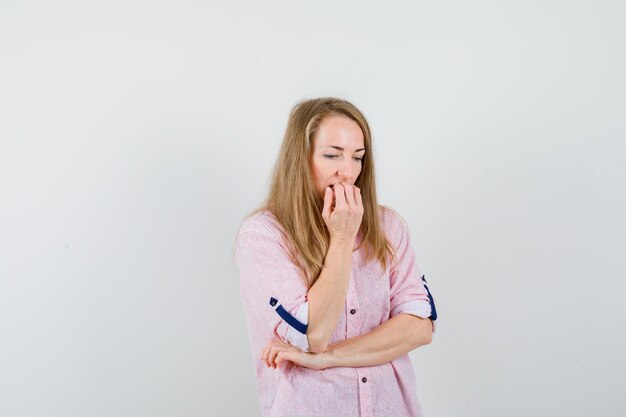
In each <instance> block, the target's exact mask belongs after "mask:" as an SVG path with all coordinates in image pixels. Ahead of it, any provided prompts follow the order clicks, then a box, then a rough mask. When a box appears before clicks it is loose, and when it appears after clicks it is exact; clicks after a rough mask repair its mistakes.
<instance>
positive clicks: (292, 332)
mask: <svg viewBox="0 0 626 417" xmlns="http://www.w3.org/2000/svg"><path fill="white" fill-rule="evenodd" d="M293 316H294V317H295V318H296V319H298V321H299V322H300V323H303V324H308V321H309V303H308V302H306V303H302V304H300V306H298V310H297V311H296V312H295V314H294V315H293ZM285 338H286V339H287V341H288V342H289V343H290V344H292V345H293V346H295V347H297V348H298V349H300V350H301V351H303V352H309V339H307V337H306V334H303V333H300V332H299V331H297V330H296V329H294V328H293V327H291V326H289V325H287V334H286V335H285Z"/></svg>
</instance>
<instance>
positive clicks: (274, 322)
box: [236, 220, 309, 353]
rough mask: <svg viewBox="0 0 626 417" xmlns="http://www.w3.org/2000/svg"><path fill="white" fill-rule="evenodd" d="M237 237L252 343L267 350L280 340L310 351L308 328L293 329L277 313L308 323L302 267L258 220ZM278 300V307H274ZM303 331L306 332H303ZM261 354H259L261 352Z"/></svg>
mask: <svg viewBox="0 0 626 417" xmlns="http://www.w3.org/2000/svg"><path fill="white" fill-rule="evenodd" d="M245 225H246V227H242V228H241V229H240V232H239V234H238V239H237V249H236V259H237V264H238V267H239V277H240V280H239V289H240V293H241V299H242V302H243V306H244V311H245V314H246V320H247V322H248V330H249V332H250V338H251V340H252V343H253V345H254V346H255V347H257V348H262V347H264V346H265V345H266V344H267V343H268V342H269V340H270V339H271V338H273V337H278V338H280V339H281V340H282V341H283V342H285V343H290V344H291V345H293V346H296V347H297V348H299V349H300V350H302V351H304V352H308V351H309V344H308V339H307V337H306V326H305V327H304V329H303V328H302V327H301V326H296V327H294V326H292V325H290V324H289V323H288V322H287V321H285V320H284V319H283V317H282V316H281V315H280V314H279V311H277V307H279V306H282V308H283V309H284V311H281V313H283V314H284V313H285V312H286V313H289V314H291V315H292V316H293V317H295V318H296V319H297V320H298V321H299V322H300V323H302V324H303V325H307V324H308V302H307V293H308V289H307V287H306V285H305V284H304V282H303V281H302V279H301V278H300V272H299V268H298V267H297V266H296V264H295V263H294V262H293V261H292V260H291V258H290V257H289V255H288V250H287V248H286V247H285V245H284V244H283V242H281V239H280V238H279V237H278V235H277V234H276V233H274V232H273V231H272V230H271V229H270V228H269V227H268V226H267V225H265V224H263V223H261V222H260V221H259V220H253V221H252V222H248V223H245ZM271 299H275V300H277V301H278V304H276V305H271V304H270V300H271ZM303 331H304V333H303ZM258 353H260V352H258Z"/></svg>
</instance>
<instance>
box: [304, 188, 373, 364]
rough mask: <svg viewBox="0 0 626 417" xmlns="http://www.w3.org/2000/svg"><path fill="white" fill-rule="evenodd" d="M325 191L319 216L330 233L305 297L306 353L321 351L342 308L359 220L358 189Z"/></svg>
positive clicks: (360, 205) (361, 203) (328, 339)
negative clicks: (307, 345) (306, 304)
mask: <svg viewBox="0 0 626 417" xmlns="http://www.w3.org/2000/svg"><path fill="white" fill-rule="evenodd" d="M334 188H335V190H334V198H335V209H334V211H332V213H331V204H332V201H333V192H332V190H331V189H330V188H327V190H326V195H325V197H324V209H323V212H322V217H323V218H324V221H325V222H326V225H327V226H328V229H329V232H330V245H329V248H328V252H327V253H326V258H325V260H324V266H323V267H322V271H321V272H320V275H319V277H318V278H317V281H315V284H313V285H312V286H311V288H310V289H309V291H308V294H307V301H308V305H309V306H308V307H309V317H308V329H307V334H306V336H307V339H308V342H309V351H310V352H314V353H316V352H323V351H325V350H326V347H327V346H328V342H329V341H330V337H331V335H332V333H333V331H334V330H335V328H336V327H337V322H338V321H339V316H340V314H341V313H342V312H343V310H344V308H345V302H346V295H347V293H348V283H349V281H350V273H351V271H352V252H353V250H354V244H355V242H356V234H357V233H358V230H359V226H360V224H361V220H362V217H363V202H362V199H361V193H360V190H359V189H358V188H357V187H355V186H352V185H349V184H343V185H342V184H337V185H335V187H334Z"/></svg>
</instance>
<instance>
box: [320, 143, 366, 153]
mask: <svg viewBox="0 0 626 417" xmlns="http://www.w3.org/2000/svg"><path fill="white" fill-rule="evenodd" d="M326 148H335V149H338V150H340V151H343V150H344V149H343V148H342V147H340V146H334V145H329V146H326ZM364 150H365V148H359V149H357V150H355V151H354V152H360V151H364Z"/></svg>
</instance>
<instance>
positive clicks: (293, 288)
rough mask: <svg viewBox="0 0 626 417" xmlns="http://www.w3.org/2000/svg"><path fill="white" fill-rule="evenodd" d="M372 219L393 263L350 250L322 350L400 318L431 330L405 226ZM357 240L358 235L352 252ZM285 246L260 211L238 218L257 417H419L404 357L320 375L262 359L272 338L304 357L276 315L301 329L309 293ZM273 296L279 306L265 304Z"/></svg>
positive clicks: (304, 345) (387, 217)
mask: <svg viewBox="0 0 626 417" xmlns="http://www.w3.org/2000/svg"><path fill="white" fill-rule="evenodd" d="M379 216H380V219H381V225H382V227H383V230H384V231H385V234H386V236H387V238H388V239H389V240H390V242H391V243H392V246H393V247H394V248H395V249H396V257H397V264H394V265H390V266H388V267H387V268H386V269H385V270H383V268H382V266H381V264H380V263H379V262H378V261H377V260H376V259H372V260H370V261H369V262H368V261H366V259H365V249H364V248H359V250H357V251H354V252H353V254H352V271H351V274H350V280H349V286H348V292H347V295H346V301H345V307H344V311H343V313H342V314H341V315H340V316H339V320H338V322H337V327H336V328H335V330H334V331H333V333H332V335H331V338H330V340H329V345H330V344H332V343H335V342H338V341H341V340H345V339H348V338H352V337H355V336H359V335H362V334H365V333H369V332H370V331H372V330H373V329H375V328H376V327H378V326H380V325H381V324H382V323H384V322H385V321H387V320H389V319H390V318H392V317H393V316H395V315H397V314H401V313H405V314H413V315H415V316H418V317H422V318H428V317H430V318H431V320H433V322H432V323H433V331H434V328H435V321H434V319H436V311H435V304H434V299H433V297H432V295H431V294H430V292H429V290H428V286H427V285H426V281H425V278H424V276H423V275H422V273H421V271H420V269H419V268H418V266H417V264H416V261H415V254H414V251H413V248H412V247H411V243H410V240H409V233H408V228H407V225H406V224H405V222H404V221H403V220H402V219H401V218H400V216H399V215H398V214H396V213H395V212H394V211H392V210H390V209H387V208H382V207H381V209H380V211H379ZM361 239H362V236H361V234H360V233H359V235H357V238H356V242H355V247H356V246H358V244H359V243H360V242H361ZM286 242H287V239H286V235H285V232H284V229H283V228H282V226H281V225H280V224H279V223H278V222H277V221H276V219H275V218H274V216H273V215H272V214H271V212H269V211H267V210H266V211H263V212H261V213H257V214H255V215H253V216H251V217H249V218H247V219H246V220H244V222H243V223H242V224H241V227H240V229H239V233H238V239H237V250H236V259H237V263H238V266H239V273H240V292H241V298H242V302H243V307H244V311H245V317H246V322H247V327H248V333H249V340H250V347H251V349H252V358H253V363H254V366H255V371H256V378H257V389H258V393H259V403H260V407H261V413H262V415H263V417H339V416H341V417H421V416H422V415H423V414H422V408H421V405H420V403H419V401H418V399H417V390H416V383H415V374H414V371H413V365H412V364H411V360H410V358H409V356H408V354H404V355H402V356H400V357H398V358H397V359H394V360H392V361H391V362H387V363H385V364H382V365H377V366H364V367H333V368H326V369H323V370H315V369H310V368H306V367H301V366H299V365H295V364H293V363H292V362H289V361H285V362H283V364H281V365H282V366H281V367H280V368H277V369H274V368H271V367H269V368H268V367H266V365H265V364H264V363H263V362H262V361H261V353H262V350H263V349H264V348H265V347H266V346H267V344H268V343H269V342H270V341H271V340H272V339H273V338H280V339H281V340H282V341H283V342H285V343H290V344H292V345H294V346H296V347H298V348H299V349H301V350H302V351H305V352H308V341H307V338H306V334H303V333H301V331H298V330H297V329H296V328H295V327H294V326H292V325H290V324H289V323H288V321H286V320H284V319H283V317H284V315H283V316H281V314H279V313H278V310H277V309H279V308H280V307H282V308H283V309H284V311H286V312H288V313H290V314H291V315H292V316H293V317H295V318H296V319H297V320H298V321H300V322H301V323H303V324H307V320H308V302H307V291H308V290H307V287H306V285H305V284H304V282H303V281H302V279H301V278H300V273H299V271H298V267H297V266H296V265H295V264H294V262H293V261H292V260H291V259H290V257H289V255H288V254H289V253H290V252H289V247H290V246H288V245H287V243H286ZM272 298H273V299H275V300H277V301H278V303H277V304H275V305H271V304H270V299H272Z"/></svg>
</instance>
